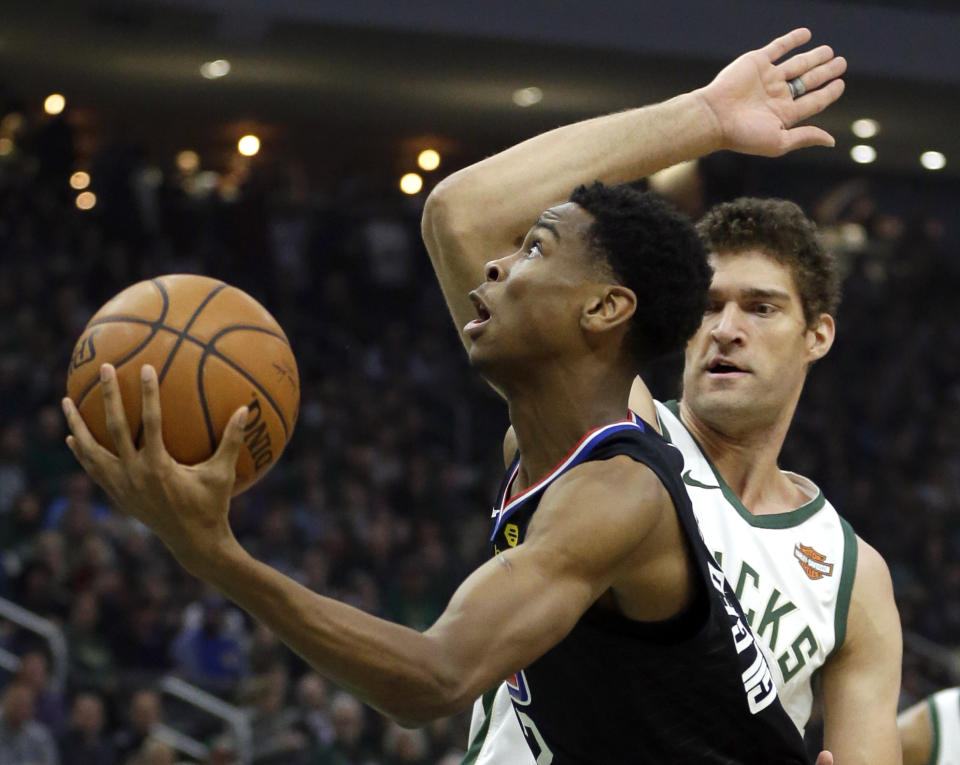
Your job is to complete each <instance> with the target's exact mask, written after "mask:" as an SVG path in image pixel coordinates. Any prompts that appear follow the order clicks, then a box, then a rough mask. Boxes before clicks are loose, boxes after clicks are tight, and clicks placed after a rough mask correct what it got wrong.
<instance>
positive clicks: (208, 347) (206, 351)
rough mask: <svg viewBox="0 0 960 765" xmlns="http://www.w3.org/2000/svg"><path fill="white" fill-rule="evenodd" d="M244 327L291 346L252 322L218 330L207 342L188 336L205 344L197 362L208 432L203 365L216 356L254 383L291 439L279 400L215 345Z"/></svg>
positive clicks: (213, 443) (201, 400)
mask: <svg viewBox="0 0 960 765" xmlns="http://www.w3.org/2000/svg"><path fill="white" fill-rule="evenodd" d="M242 329H247V330H252V331H254V332H263V333H264V334H267V335H271V336H273V337H276V338H278V339H280V340H283V341H284V343H285V344H286V345H287V347H288V348H289V347H290V343H289V342H287V339H286V338H285V337H282V336H281V335H279V334H278V333H276V332H274V331H272V330H269V329H265V328H264V327H258V326H256V325H250V324H232V325H231V326H229V327H224V328H223V329H221V330H220V331H219V332H217V334H215V335H214V336H213V337H211V338H210V339H209V340H208V341H207V342H206V343H200V341H199V340H197V339H196V338H193V337H190V336H189V335H188V336H187V338H188V339H190V340H193V341H194V342H195V343H198V344H202V345H203V354H202V355H201V356H200V363H199V364H197V388H198V390H199V391H200V403H201V406H202V408H203V416H204V418H205V419H206V421H207V427H208V432H212V431H210V430H209V428H211V427H212V425H211V422H210V414H209V411H208V410H207V400H206V396H204V394H203V366H204V364H206V362H207V356H216V357H217V358H218V359H220V360H221V361H222V362H224V363H225V364H226V365H227V366H229V367H231V368H232V369H233V370H234V371H235V372H239V373H240V374H241V375H242V376H243V377H245V378H246V380H247V382H249V383H250V384H251V385H253V386H254V387H255V388H256V389H257V390H258V391H259V392H260V393H261V394H262V395H263V397H264V398H265V399H266V400H267V403H269V404H270V406H271V407H273V411H274V412H276V413H277V417H278V418H279V419H280V425H281V426H282V427H283V438H284V442H286V441H287V440H289V439H290V428H289V427H288V426H287V419H286V417H284V416H283V412H281V411H280V407H279V406H277V402H276V401H274V400H273V397H272V396H271V395H270V394H269V393H268V392H267V391H266V389H265V388H264V387H263V386H262V385H261V384H260V383H259V382H257V380H256V378H255V377H253V376H252V375H251V374H250V373H249V372H247V370H245V369H244V368H243V367H241V366H240V365H239V364H237V363H236V362H235V361H233V360H232V359H231V358H230V357H229V356H227V355H225V354H224V353H222V352H221V351H219V350H217V349H216V348H215V347H214V343H216V342H217V340H219V339H220V338H221V337H223V336H224V335H226V334H227V333H229V332H234V331H236V330H242ZM211 444H212V448H216V442H215V441H214V440H213V438H212V436H211Z"/></svg>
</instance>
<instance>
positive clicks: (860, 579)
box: [852, 535, 893, 601]
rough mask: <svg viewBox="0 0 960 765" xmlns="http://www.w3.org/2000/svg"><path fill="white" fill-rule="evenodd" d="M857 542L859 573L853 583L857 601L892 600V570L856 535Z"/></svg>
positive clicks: (878, 554)
mask: <svg viewBox="0 0 960 765" xmlns="http://www.w3.org/2000/svg"><path fill="white" fill-rule="evenodd" d="M855 538H856V542H857V571H856V577H855V578H854V582H853V595H852V597H853V598H854V599H855V600H856V599H865V600H868V601H869V600H871V599H873V598H877V597H882V598H887V597H889V598H892V597H893V580H892V578H891V576H890V568H889V566H887V562H886V561H885V560H884V559H883V556H882V555H881V554H880V553H879V552H878V551H877V550H876V548H874V547H873V546H872V545H871V544H869V543H868V542H866V541H865V540H864V539H863V537H861V536H859V535H855Z"/></svg>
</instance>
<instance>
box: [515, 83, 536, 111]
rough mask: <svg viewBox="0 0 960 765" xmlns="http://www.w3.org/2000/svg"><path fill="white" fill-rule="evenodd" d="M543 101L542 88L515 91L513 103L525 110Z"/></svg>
mask: <svg viewBox="0 0 960 765" xmlns="http://www.w3.org/2000/svg"><path fill="white" fill-rule="evenodd" d="M542 100H543V91H542V90H540V88H534V87H531V88H520V89H519V90H515V91H513V103H515V104H516V105H517V106H522V107H524V108H526V107H528V106H533V105H534V104H539V103H540V102H541V101H542Z"/></svg>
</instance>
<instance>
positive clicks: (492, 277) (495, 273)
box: [483, 258, 507, 282]
mask: <svg viewBox="0 0 960 765" xmlns="http://www.w3.org/2000/svg"><path fill="white" fill-rule="evenodd" d="M483 274H484V276H485V277H486V280H487V281H488V282H499V281H501V280H503V279H504V278H505V277H506V275H507V269H506V265H505V264H504V259H503V258H499V259H497V260H490V261H487V264H486V265H485V266H484V268H483Z"/></svg>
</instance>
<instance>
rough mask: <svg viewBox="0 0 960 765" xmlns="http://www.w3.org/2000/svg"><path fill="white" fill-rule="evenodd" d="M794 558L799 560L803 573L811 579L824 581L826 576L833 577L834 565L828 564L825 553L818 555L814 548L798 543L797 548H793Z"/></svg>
mask: <svg viewBox="0 0 960 765" xmlns="http://www.w3.org/2000/svg"><path fill="white" fill-rule="evenodd" d="M793 557H794V558H796V559H797V561H798V562H799V563H800V568H802V569H803V573H805V574H806V575H807V576H808V577H809V578H810V579H822V578H823V577H825V576H833V564H832V563H827V556H826V555H824V554H823V553H818V552H817V551H816V550H814V549H813V548H812V547H808V546H807V545H802V544H800V543H799V542H797V545H796V547H794V548H793Z"/></svg>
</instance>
